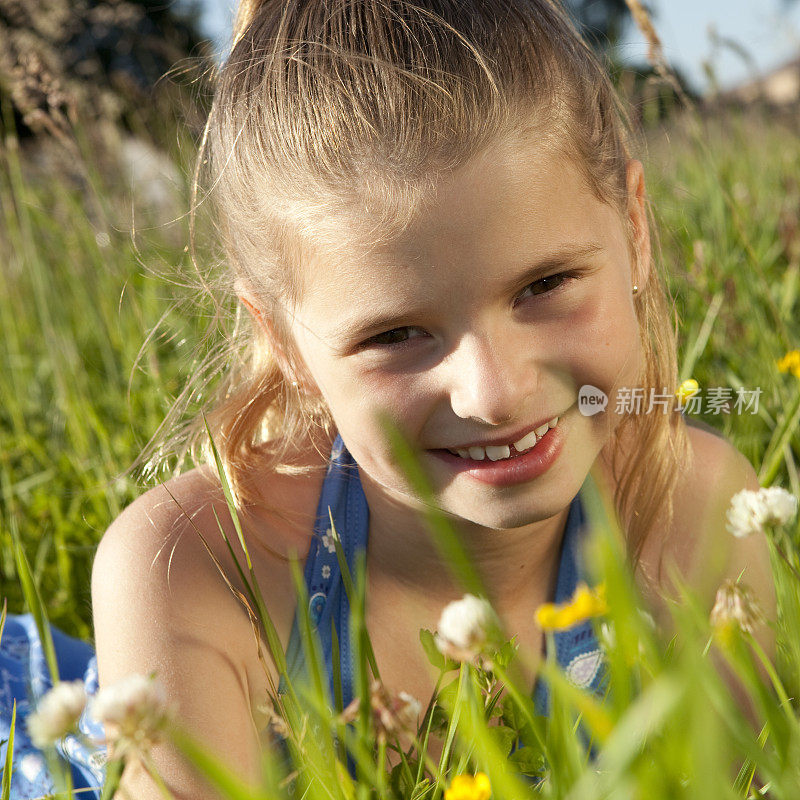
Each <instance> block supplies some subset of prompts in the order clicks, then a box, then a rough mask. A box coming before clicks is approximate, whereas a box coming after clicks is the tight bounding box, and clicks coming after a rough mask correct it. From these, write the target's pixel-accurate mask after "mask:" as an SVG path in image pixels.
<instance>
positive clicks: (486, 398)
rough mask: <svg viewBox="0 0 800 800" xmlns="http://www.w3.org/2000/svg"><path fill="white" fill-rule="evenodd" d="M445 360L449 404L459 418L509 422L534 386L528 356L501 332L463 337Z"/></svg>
mask: <svg viewBox="0 0 800 800" xmlns="http://www.w3.org/2000/svg"><path fill="white" fill-rule="evenodd" d="M446 361H447V368H448V373H447V381H448V388H449V395H450V405H451V407H452V409H453V411H454V412H455V414H456V415H457V416H459V417H461V418H463V419H474V420H477V421H480V422H483V423H485V424H488V425H500V424H502V423H504V422H509V421H510V420H512V419H514V418H516V417H517V416H518V415H519V414H520V413H521V411H522V410H523V407H524V401H525V399H526V398H527V397H528V396H529V395H530V394H531V393H532V392H533V391H534V389H535V387H534V385H533V383H534V382H535V380H536V378H535V373H536V370H535V369H534V368H533V365H532V364H531V361H530V359H528V358H526V357H525V351H524V350H523V349H521V348H520V347H519V342H514V341H511V340H510V339H509V338H508V337H504V336H503V335H502V334H500V335H494V336H489V335H481V336H475V335H471V336H469V337H463V338H462V339H461V341H460V342H459V344H458V346H457V347H456V348H455V350H453V351H452V352H451V353H450V355H449V357H448V358H447V359H446Z"/></svg>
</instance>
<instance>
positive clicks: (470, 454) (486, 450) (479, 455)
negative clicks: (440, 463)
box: [450, 417, 558, 461]
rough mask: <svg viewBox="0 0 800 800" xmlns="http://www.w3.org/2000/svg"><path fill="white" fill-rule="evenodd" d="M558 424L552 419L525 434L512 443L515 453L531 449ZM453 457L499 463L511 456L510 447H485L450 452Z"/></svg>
mask: <svg viewBox="0 0 800 800" xmlns="http://www.w3.org/2000/svg"><path fill="white" fill-rule="evenodd" d="M557 424H558V417H553V419H551V420H550V421H549V422H546V423H545V424H544V425H540V426H539V427H538V428H535V429H534V430H532V431H531V432H530V433H526V434H525V436H523V437H522V438H521V439H520V440H519V441H518V442H514V443H513V444H514V449H515V450H516V451H517V453H522V452H523V451H524V450H529V449H530V448H531V447H533V446H534V445H535V444H536V442H538V441H539V439H541V438H542V436H544V435H545V434H546V433H547V431H548V430H549V429H550V428H555V426H556V425H557ZM450 452H451V453H453V454H454V455H459V456H461V458H471V459H472V460H473V461H483V459H484V458H487V457H488V458H489V460H490V461H500V460H501V459H503V458H509V457H510V456H511V445H507V444H500V445H493V444H490V445H487V446H486V447H478V446H475V447H470V448H469V449H464V450H462V449H458V450H455V451H454V450H451V451H450Z"/></svg>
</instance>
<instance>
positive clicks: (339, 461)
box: [278, 436, 369, 706]
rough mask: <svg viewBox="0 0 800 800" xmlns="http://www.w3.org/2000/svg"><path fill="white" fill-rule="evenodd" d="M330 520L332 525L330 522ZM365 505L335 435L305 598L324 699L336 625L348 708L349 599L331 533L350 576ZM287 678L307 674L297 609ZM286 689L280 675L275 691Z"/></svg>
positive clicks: (365, 524)
mask: <svg viewBox="0 0 800 800" xmlns="http://www.w3.org/2000/svg"><path fill="white" fill-rule="evenodd" d="M331 518H333V526H331ZM368 530H369V507H368V506H367V500H366V498H365V496H364V492H363V490H362V488H361V481H360V480H359V477H358V465H357V464H356V462H355V460H354V459H353V457H352V456H351V455H350V453H349V452H348V451H347V448H346V447H345V446H344V442H343V441H342V439H341V437H340V436H337V437H336V440H335V441H334V444H333V448H332V451H331V461H330V464H329V465H328V471H327V474H326V475H325V480H324V482H323V484H322V492H321V494H320V499H319V505H318V507H317V516H316V520H315V524H314V535H313V537H312V540H311V545H310V547H309V550H308V555H307V556H306V562H305V569H304V578H305V584H306V590H307V592H308V596H309V613H310V617H311V623H312V625H313V626H314V627H315V629H316V630H317V632H318V634H319V638H320V642H321V644H322V654H323V657H324V666H325V670H326V673H327V676H328V688H329V691H330V695H329V698H328V699H329V701H330V702H331V705H333V702H332V701H333V699H334V681H333V677H334V669H333V635H332V631H331V625H333V626H334V627H335V629H336V637H337V640H338V644H339V667H340V672H341V681H342V701H343V705H344V706H347V705H348V703H349V702H350V701H351V700H352V699H353V682H354V680H355V675H354V668H353V663H354V661H353V658H352V654H351V648H350V602H349V598H348V597H347V592H346V591H345V585H344V581H343V580H342V574H341V570H340V568H339V560H338V559H337V557H336V547H335V544H334V538H333V537H334V535H335V534H336V535H338V536H339V540H340V543H341V547H342V550H343V551H344V554H345V560H346V562H347V566H348V569H349V570H350V574H351V575H353V576H355V571H356V559H357V554H358V553H359V552H365V551H366V548H367V532H368ZM286 660H287V669H288V672H289V678H290V679H291V680H293V681H294V680H297V679H299V678H307V677H308V674H307V665H306V663H305V659H304V654H303V647H302V643H301V638H300V628H299V624H298V616H297V613H295V615H294V619H293V622H292V630H291V633H290V636H289V643H288V645H287V648H286ZM285 691H286V683H285V681H284V679H283V677H281V682H280V684H279V686H278V692H279V693H283V692H285Z"/></svg>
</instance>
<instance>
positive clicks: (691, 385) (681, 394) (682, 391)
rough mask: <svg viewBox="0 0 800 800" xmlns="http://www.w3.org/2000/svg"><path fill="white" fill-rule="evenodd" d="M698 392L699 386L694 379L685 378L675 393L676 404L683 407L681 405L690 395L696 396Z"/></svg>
mask: <svg viewBox="0 0 800 800" xmlns="http://www.w3.org/2000/svg"><path fill="white" fill-rule="evenodd" d="M699 391H700V384H698V382H697V381H696V380H695V379H694V378H687V379H686V380H685V381H683V383H681V385H680V386H679V387H678V391H677V392H675V397H677V398H678V404H679V405H681V406H683V404H684V403H685V402H686V401H687V400H688V399H689V398H690V397H692V395H695V394H697V393H698V392H699Z"/></svg>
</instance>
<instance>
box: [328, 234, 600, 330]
mask: <svg viewBox="0 0 800 800" xmlns="http://www.w3.org/2000/svg"><path fill="white" fill-rule="evenodd" d="M602 249H603V247H602V245H600V244H598V243H596V242H591V243H589V244H585V245H581V246H579V247H565V248H562V249H561V250H557V251H556V252H554V253H551V254H549V255H547V256H545V257H544V258H542V259H540V260H539V261H537V262H535V263H534V264H529V265H527V266H526V267H524V268H523V269H522V271H521V272H520V273H518V274H516V275H515V276H514V278H513V280H511V281H509V286H510V287H511V288H516V287H520V288H521V287H524V286H527V285H528V284H530V283H533V282H534V281H536V280H538V279H539V278H541V277H543V276H545V275H546V274H547V273H549V272H550V271H552V270H553V269H559V268H564V267H567V268H569V267H574V266H577V265H578V264H579V263H580V262H582V261H585V260H586V259H587V258H588V257H589V256H593V255H596V254H597V253H599V252H600V251H601V250H602ZM411 313H413V312H412V310H411V309H409V310H402V309H401V310H395V311H391V312H388V313H387V312H386V311H383V310H381V311H377V312H376V313H374V314H368V315H366V316H363V317H359V318H358V319H355V320H348V321H346V322H343V323H342V324H340V325H337V326H336V328H334V330H333V331H332V333H331V336H332V338H334V339H336V340H339V341H341V340H347V342H352V341H355V340H358V341H361V340H362V339H363V338H368V337H369V336H371V335H376V334H377V333H382V332H383V331H390V330H393V329H394V328H399V327H403V326H404V325H407V324H408V317H409V315H410V314H411Z"/></svg>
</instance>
